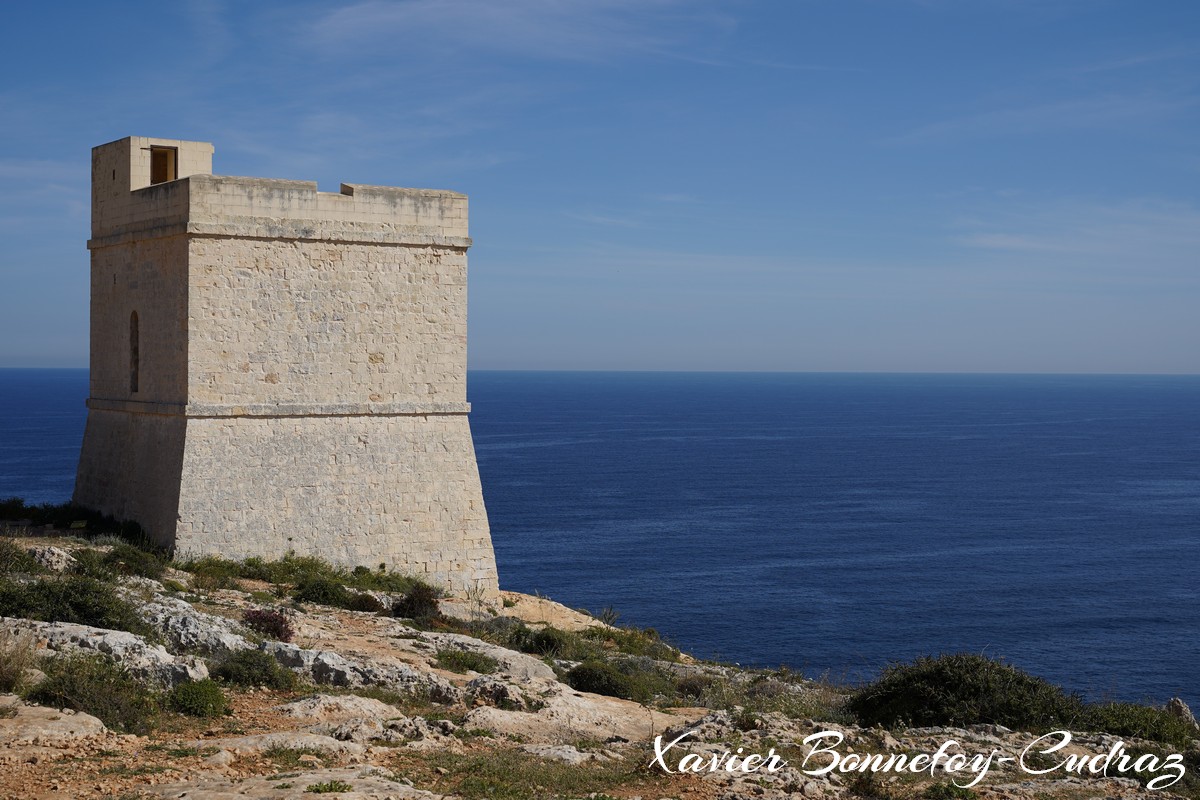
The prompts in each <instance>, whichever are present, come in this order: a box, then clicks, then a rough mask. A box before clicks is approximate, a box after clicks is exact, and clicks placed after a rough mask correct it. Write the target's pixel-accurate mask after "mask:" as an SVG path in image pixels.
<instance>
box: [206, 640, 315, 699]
mask: <svg viewBox="0 0 1200 800" xmlns="http://www.w3.org/2000/svg"><path fill="white" fill-rule="evenodd" d="M212 675H213V677H214V678H217V679H218V680H222V681H226V682H227V683H232V684H234V685H235V686H266V687H267V688H268V689H283V690H289V689H293V688H295V686H296V676H295V674H294V673H292V671H291V670H289V669H287V668H285V667H283V666H281V665H280V664H279V662H278V661H276V660H275V659H274V657H272V656H271V654H270V653H265V652H263V651H262V650H239V651H238V652H236V653H234V654H233V655H231V656H229V657H228V658H226V659H225V660H224V661H222V662H221V663H220V664H218V665H217V666H216V668H214V669H213V671H212Z"/></svg>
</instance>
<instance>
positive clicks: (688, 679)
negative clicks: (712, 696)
mask: <svg viewBox="0 0 1200 800" xmlns="http://www.w3.org/2000/svg"><path fill="white" fill-rule="evenodd" d="M712 684H713V679H712V676H711V675H702V674H697V675H684V676H683V677H682V678H679V679H677V680H676V681H675V691H676V692H678V693H679V694H680V695H681V696H683V697H693V698H700V697H703V696H704V692H705V690H706V689H708V688H709V687H710V686H712Z"/></svg>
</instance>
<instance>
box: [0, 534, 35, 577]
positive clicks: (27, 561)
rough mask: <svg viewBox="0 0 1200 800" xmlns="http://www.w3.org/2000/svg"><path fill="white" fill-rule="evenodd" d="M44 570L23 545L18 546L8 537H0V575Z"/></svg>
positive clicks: (33, 572)
mask: <svg viewBox="0 0 1200 800" xmlns="http://www.w3.org/2000/svg"><path fill="white" fill-rule="evenodd" d="M45 571H46V570H45V569H43V568H42V565H41V564H39V563H38V562H37V561H35V560H34V558H33V556H31V555H30V554H29V551H28V550H26V549H25V548H24V547H20V546H19V545H17V544H16V543H14V542H11V541H9V540H8V539H0V575H11V574H13V573H21V574H26V575H30V574H36V573H40V572H45Z"/></svg>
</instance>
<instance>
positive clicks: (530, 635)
mask: <svg viewBox="0 0 1200 800" xmlns="http://www.w3.org/2000/svg"><path fill="white" fill-rule="evenodd" d="M518 636H521V640H520V641H519V644H518V646H519V647H520V649H521V651H522V652H525V653H534V654H535V655H539V656H552V657H553V656H560V657H564V658H565V657H568V656H570V655H572V654H573V653H572V651H573V650H575V649H576V648H575V647H574V645H575V640H576V637H575V636H573V635H572V634H570V633H568V632H567V631H560V630H559V629H558V628H552V627H545V628H540V629H532V630H531V629H526V632H525V633H524V634H522V632H519V631H518Z"/></svg>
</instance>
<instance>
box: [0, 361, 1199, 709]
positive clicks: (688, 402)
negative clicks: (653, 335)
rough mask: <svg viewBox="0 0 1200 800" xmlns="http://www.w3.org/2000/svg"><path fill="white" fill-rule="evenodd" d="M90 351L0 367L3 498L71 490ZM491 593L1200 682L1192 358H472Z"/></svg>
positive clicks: (843, 667) (803, 639)
mask: <svg viewBox="0 0 1200 800" xmlns="http://www.w3.org/2000/svg"><path fill="white" fill-rule="evenodd" d="M86 394H87V374H86V372H85V371H83V370H0V497H4V496H11V495H19V496H24V497H26V498H27V499H29V500H30V501H39V502H40V501H55V502H57V501H62V500H65V499H67V498H68V497H69V495H70V491H71V486H72V481H73V475H74V469H75V460H76V458H77V457H78V451H79V443H80V439H81V436H82V432H83V423H84V417H85V410H84V407H83V399H84V397H85V396H86ZM470 399H471V402H472V403H473V404H474V409H473V413H472V426H473V429H474V433H475V442H476V449H477V452H478V456H479V465H480V471H481V473H482V478H483V488H484V495H485V498H486V501H487V505H488V513H489V516H490V518H491V524H492V536H493V540H494V543H495V547H496V556H497V560H498V562H499V567H500V576H501V583H502V585H503V586H504V587H505V588H510V589H517V590H520V591H526V592H533V591H540V592H542V593H543V594H546V595H548V596H550V597H553V598H555V599H557V600H560V601H562V602H564V603H566V604H568V605H572V606H579V607H585V608H589V609H591V610H593V611H599V610H601V609H602V608H604V607H605V606H612V607H614V608H615V609H616V610H617V611H619V612H620V613H621V615H622V616H621V620H622V621H623V622H627V623H630V624H636V625H639V626H652V627H655V628H657V629H658V630H660V631H661V632H662V633H663V634H664V635H665V636H667V637H668V638H669V639H670V640H672V641H673V642H675V643H676V644H678V645H680V646H682V647H683V648H685V649H687V650H690V651H692V652H695V653H697V654H700V655H704V656H713V657H720V658H723V659H726V660H730V661H737V662H740V663H743V664H755V665H769V666H777V665H780V664H788V665H790V666H792V667H795V668H800V669H804V670H805V671H807V672H809V673H814V674H815V673H821V672H825V671H828V672H830V673H831V674H832V675H833V676H834V677H839V678H841V677H844V678H850V679H859V678H863V677H865V676H869V675H870V674H871V673H872V672H873V671H874V670H877V669H878V668H879V667H880V666H882V665H883V664H885V663H887V662H888V661H889V660H895V659H907V658H911V657H913V656H916V655H919V654H923V653H937V652H943V651H956V650H971V651H976V652H986V653H988V654H990V655H995V656H1005V657H1006V658H1008V659H1009V660H1011V661H1012V662H1014V663H1016V664H1018V665H1019V666H1021V667H1023V668H1025V669H1028V670H1029V671H1031V672H1035V673H1037V674H1040V675H1043V676H1046V677H1048V678H1050V679H1052V680H1054V681H1056V682H1059V683H1061V684H1063V685H1065V686H1067V687H1069V688H1072V689H1078V690H1081V691H1083V692H1085V693H1086V694H1088V695H1089V696H1091V697H1094V698H1103V697H1113V698H1120V699H1129V700H1154V701H1158V702H1162V701H1164V700H1166V699H1167V698H1169V697H1171V696H1172V695H1181V696H1183V697H1184V699H1185V700H1187V701H1189V702H1190V703H1193V704H1197V703H1200V670H1198V669H1197V665H1200V577H1198V575H1197V571H1198V569H1200V377H1117V376H981V375H969V376H946V375H846V374H836V375H834V374H720V373H716V374H713V373H695V374H689V373H537V372H530V373H521V372H473V373H471V375H470Z"/></svg>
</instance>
